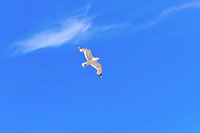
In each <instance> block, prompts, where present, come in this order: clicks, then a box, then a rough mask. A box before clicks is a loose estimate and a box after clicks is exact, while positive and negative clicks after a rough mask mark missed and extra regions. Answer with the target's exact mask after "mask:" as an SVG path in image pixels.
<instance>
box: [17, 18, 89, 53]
mask: <svg viewBox="0 0 200 133" xmlns="http://www.w3.org/2000/svg"><path fill="white" fill-rule="evenodd" d="M91 24H92V23H91V20H88V19H73V18H69V19H67V20H64V21H63V22H62V23H60V24H59V26H58V27H57V28H55V29H51V30H44V31H41V32H40V33H38V34H35V35H33V36H32V37H30V38H28V39H26V40H23V41H21V42H18V43H16V44H15V46H17V50H20V52H23V53H26V52H30V51H34V50H37V49H41V48H46V47H56V46H60V45H62V44H64V43H68V42H69V41H71V40H73V39H74V38H75V37H76V36H78V35H80V34H84V33H85V32H87V31H88V29H89V28H90V27H91Z"/></svg>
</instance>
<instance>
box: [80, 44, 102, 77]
mask: <svg viewBox="0 0 200 133" xmlns="http://www.w3.org/2000/svg"><path fill="white" fill-rule="evenodd" d="M78 49H79V51H80V52H84V55H85V58H86V59H87V62H85V63H82V66H83V67H86V66H87V65H92V66H93V67H94V68H95V69H96V70H97V75H98V76H99V77H102V66H101V64H99V63H98V62H97V61H98V60H100V58H94V57H93V56H92V52H91V51H90V50H89V49H85V48H80V47H78Z"/></svg>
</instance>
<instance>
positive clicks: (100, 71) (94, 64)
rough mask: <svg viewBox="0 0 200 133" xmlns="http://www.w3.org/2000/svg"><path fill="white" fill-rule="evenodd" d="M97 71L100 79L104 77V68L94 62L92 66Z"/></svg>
mask: <svg viewBox="0 0 200 133" xmlns="http://www.w3.org/2000/svg"><path fill="white" fill-rule="evenodd" d="M91 65H92V66H93V67H94V68H95V69H96V70H97V74H98V75H99V77H102V66H101V64H99V63H98V62H94V63H92V64H91Z"/></svg>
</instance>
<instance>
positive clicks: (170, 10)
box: [148, 1, 200, 26]
mask: <svg viewBox="0 0 200 133" xmlns="http://www.w3.org/2000/svg"><path fill="white" fill-rule="evenodd" d="M191 8H200V1H195V2H189V3H185V4H182V5H179V6H175V7H171V8H168V9H166V10H164V11H163V12H161V13H160V15H158V16H157V17H156V18H155V19H154V20H153V21H151V22H150V23H149V24H148V26H151V25H153V24H155V23H157V22H159V21H160V20H161V19H162V18H164V17H165V16H167V15H169V14H171V13H175V12H179V11H182V10H186V9H191Z"/></svg>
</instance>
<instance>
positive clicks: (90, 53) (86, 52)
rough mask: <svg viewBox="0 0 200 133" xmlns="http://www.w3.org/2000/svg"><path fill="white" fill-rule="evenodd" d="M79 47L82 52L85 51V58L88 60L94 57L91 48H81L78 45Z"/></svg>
mask: <svg viewBox="0 0 200 133" xmlns="http://www.w3.org/2000/svg"><path fill="white" fill-rule="evenodd" d="M78 49H79V50H80V52H84V55H85V58H86V59H87V60H90V59H92V58H93V56H92V52H91V51H90V50H89V49H85V48H80V47H78Z"/></svg>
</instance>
